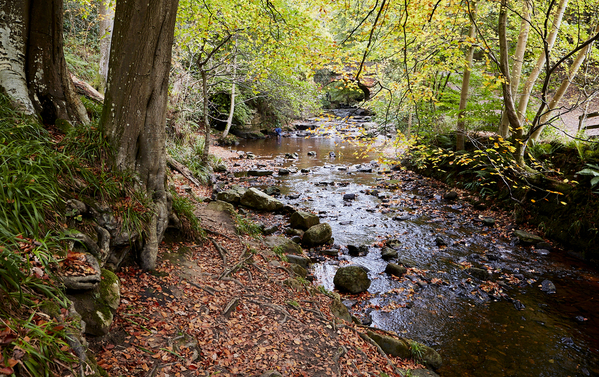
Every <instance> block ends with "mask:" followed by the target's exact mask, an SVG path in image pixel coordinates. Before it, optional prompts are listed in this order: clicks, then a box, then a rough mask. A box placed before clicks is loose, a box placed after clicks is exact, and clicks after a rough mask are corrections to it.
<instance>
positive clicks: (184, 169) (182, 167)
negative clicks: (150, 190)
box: [166, 155, 202, 187]
mask: <svg viewBox="0 0 599 377" xmlns="http://www.w3.org/2000/svg"><path fill="white" fill-rule="evenodd" d="M166 163H167V164H168V166H170V167H171V168H172V169H175V170H176V171H178V172H179V173H181V174H182V175H183V176H184V177H185V178H187V179H188V180H189V181H190V182H191V183H193V184H194V185H196V186H198V187H202V185H201V184H200V181H198V179H197V178H196V177H195V176H194V175H193V173H192V172H191V170H189V169H188V168H187V166H185V165H183V164H182V163H180V162H178V161H176V160H175V159H174V158H172V157H171V156H168V155H167V156H166Z"/></svg>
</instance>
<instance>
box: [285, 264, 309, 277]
mask: <svg viewBox="0 0 599 377" xmlns="http://www.w3.org/2000/svg"><path fill="white" fill-rule="evenodd" d="M289 269H290V270H291V271H293V273H294V274H296V275H297V276H299V277H302V278H305V277H306V276H308V270H306V269H305V268H303V267H302V266H300V265H299V264H291V265H290V266H289Z"/></svg>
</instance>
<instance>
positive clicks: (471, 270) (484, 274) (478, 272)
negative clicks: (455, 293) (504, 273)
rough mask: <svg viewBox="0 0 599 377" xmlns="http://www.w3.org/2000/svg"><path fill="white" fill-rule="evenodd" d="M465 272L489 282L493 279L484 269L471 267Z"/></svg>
mask: <svg viewBox="0 0 599 377" xmlns="http://www.w3.org/2000/svg"><path fill="white" fill-rule="evenodd" d="M464 271H466V272H467V273H469V274H470V275H472V276H474V277H475V278H477V279H480V280H489V279H490V278H491V274H489V271H487V270H485V269H484V268H477V267H470V268H467V269H465V270H464Z"/></svg>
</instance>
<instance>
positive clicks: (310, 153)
mask: <svg viewBox="0 0 599 377" xmlns="http://www.w3.org/2000/svg"><path fill="white" fill-rule="evenodd" d="M308 156H312V157H313V156H316V152H314V151H310V152H308Z"/></svg>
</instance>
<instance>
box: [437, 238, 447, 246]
mask: <svg viewBox="0 0 599 377" xmlns="http://www.w3.org/2000/svg"><path fill="white" fill-rule="evenodd" d="M435 244H437V246H447V241H445V239H444V238H442V237H435Z"/></svg>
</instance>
